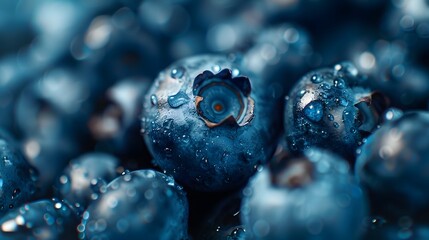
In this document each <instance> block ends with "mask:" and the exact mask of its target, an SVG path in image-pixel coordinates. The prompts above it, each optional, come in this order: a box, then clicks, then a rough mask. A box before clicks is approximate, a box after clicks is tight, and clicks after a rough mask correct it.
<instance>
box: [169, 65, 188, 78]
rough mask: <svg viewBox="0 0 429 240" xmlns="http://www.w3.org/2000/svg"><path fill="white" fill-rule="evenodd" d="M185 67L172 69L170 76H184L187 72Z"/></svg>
mask: <svg viewBox="0 0 429 240" xmlns="http://www.w3.org/2000/svg"><path fill="white" fill-rule="evenodd" d="M185 71H186V70H185V68H184V67H182V66H179V67H177V68H173V69H171V73H170V76H171V77H172V78H174V79H178V78H182V77H183V75H184V74H185Z"/></svg>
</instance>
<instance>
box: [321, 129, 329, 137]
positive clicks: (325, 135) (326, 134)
mask: <svg viewBox="0 0 429 240" xmlns="http://www.w3.org/2000/svg"><path fill="white" fill-rule="evenodd" d="M320 134H321V135H322V138H327V137H328V136H329V134H328V132H326V131H324V130H322V131H321V132H320Z"/></svg>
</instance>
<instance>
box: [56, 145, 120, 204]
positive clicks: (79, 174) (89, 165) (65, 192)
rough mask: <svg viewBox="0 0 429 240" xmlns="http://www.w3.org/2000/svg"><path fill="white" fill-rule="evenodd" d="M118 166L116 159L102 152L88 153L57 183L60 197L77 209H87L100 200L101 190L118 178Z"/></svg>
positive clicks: (67, 169)
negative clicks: (92, 202) (90, 204)
mask: <svg viewBox="0 0 429 240" xmlns="http://www.w3.org/2000/svg"><path fill="white" fill-rule="evenodd" d="M118 165H119V161H118V160H117V159H116V158H115V157H113V156H110V155H108V154H105V153H101V152H92V153H87V154H84V155H82V156H80V157H79V158H77V159H74V160H72V161H71V162H70V163H69V165H68V166H67V167H66V169H65V170H64V172H63V174H62V175H61V176H60V177H59V179H58V181H57V186H56V192H57V195H58V197H60V198H61V199H64V200H67V201H68V202H69V203H70V204H72V205H74V207H76V209H86V207H87V206H88V205H89V203H90V202H91V201H92V200H95V199H97V198H98V194H100V188H102V187H105V185H107V183H109V182H110V181H111V180H113V179H114V178H115V177H116V176H117V172H116V170H117V168H118Z"/></svg>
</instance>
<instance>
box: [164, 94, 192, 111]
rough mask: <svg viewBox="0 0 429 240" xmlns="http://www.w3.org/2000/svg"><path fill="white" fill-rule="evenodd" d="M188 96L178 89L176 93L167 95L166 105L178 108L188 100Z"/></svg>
mask: <svg viewBox="0 0 429 240" xmlns="http://www.w3.org/2000/svg"><path fill="white" fill-rule="evenodd" d="M189 100H190V99H189V97H188V95H186V93H184V92H183V91H179V92H178V93H177V94H176V95H173V96H169V97H168V105H170V107H172V108H178V107H180V106H182V105H183V104H185V103H187V102H189Z"/></svg>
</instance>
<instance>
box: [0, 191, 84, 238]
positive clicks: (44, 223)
mask: <svg viewBox="0 0 429 240" xmlns="http://www.w3.org/2000/svg"><path fill="white" fill-rule="evenodd" d="M78 223H79V221H78V216H77V214H76V213H75V212H73V210H72V209H71V208H70V207H69V206H68V205H67V204H66V203H65V202H62V201H59V200H56V199H52V200H39V201H36V202H31V203H27V204H25V205H24V206H22V207H20V208H16V209H14V210H13V211H10V212H9V213H8V214H7V215H5V216H4V217H2V218H1V219H0V238H1V239H5V240H12V239H47V240H55V239H67V240H72V239H77V231H76V226H77V225H78Z"/></svg>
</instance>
